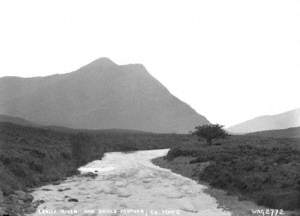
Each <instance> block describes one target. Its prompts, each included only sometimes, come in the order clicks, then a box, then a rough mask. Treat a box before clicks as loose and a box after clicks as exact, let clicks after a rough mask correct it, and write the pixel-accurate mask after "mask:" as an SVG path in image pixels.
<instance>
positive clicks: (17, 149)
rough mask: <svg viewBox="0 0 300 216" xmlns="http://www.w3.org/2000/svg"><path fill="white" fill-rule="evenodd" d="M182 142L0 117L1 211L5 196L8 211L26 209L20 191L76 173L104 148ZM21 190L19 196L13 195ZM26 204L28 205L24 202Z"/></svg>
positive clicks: (171, 137) (154, 146) (169, 136)
mask: <svg viewBox="0 0 300 216" xmlns="http://www.w3.org/2000/svg"><path fill="white" fill-rule="evenodd" d="M185 142H189V139H188V137H187V136H186V135H175V134H160V135H156V134H152V133H144V132H138V131H125V130H103V131H88V130H73V129H67V128H56V127H51V128H40V127H34V126H24V125H23V126H22V125H17V124H13V123H7V122H0V215H1V211H3V209H1V208H2V207H1V206H3V205H4V204H3V203H5V202H7V203H6V207H7V206H9V207H11V208H12V209H9V212H10V215H13V214H15V215H16V214H17V213H18V214H19V213H20V212H21V213H24V212H26V211H23V210H22V209H24V208H23V207H22V206H21V207H18V208H16V206H18V205H19V203H21V204H22V205H23V204H24V203H23V201H24V200H23V198H24V196H25V195H24V193H22V191H25V192H26V191H28V190H29V189H30V188H32V187H36V186H40V185H44V184H49V183H56V182H57V181H60V180H62V179H64V178H66V177H67V176H71V175H74V174H77V168H78V167H80V166H82V165H84V164H86V163H88V162H90V161H93V160H95V159H101V158H102V156H103V155H104V153H105V152H111V151H123V152H126V151H134V150H147V149H157V148H169V147H170V146H179V145H182V144H183V143H185ZM16 191H17V193H16ZM20 194H21V195H22V196H23V197H22V199H18V198H17V197H16V196H17V195H20ZM3 196H4V198H3ZM27 198H28V194H27ZM26 200H29V201H32V198H30V197H29V198H28V199H26ZM25 204H26V203H25ZM25 206H27V207H28V208H31V209H32V206H30V205H29V204H28V205H27V204H26V205H25ZM27 212H28V211H27Z"/></svg>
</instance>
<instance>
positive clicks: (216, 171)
mask: <svg viewBox="0 0 300 216" xmlns="http://www.w3.org/2000/svg"><path fill="white" fill-rule="evenodd" d="M243 140H244V141H246V142H241V141H243ZM299 146H300V145H299V140H295V139H262V138H255V137H243V136H241V137H232V138H229V139H227V140H224V141H220V142H219V143H218V145H212V146H207V145H205V144H201V143H200V144H199V147H198V148H197V149H193V150H191V149H189V148H186V147H185V146H182V147H180V148H172V149H171V150H170V151H169V152H168V154H167V156H165V157H164V158H159V159H156V160H154V161H153V162H154V163H155V164H156V165H158V166H161V167H163V168H168V169H171V170H172V171H173V172H176V173H179V174H181V175H183V176H186V177H188V178H191V179H194V180H196V181H199V182H201V184H203V183H205V182H206V184H209V185H210V186H211V187H209V188H210V189H209V190H208V192H209V194H211V195H213V196H216V198H217V199H218V200H219V201H220V203H222V204H220V205H223V204H225V206H228V207H229V208H233V209H234V206H236V205H237V204H234V205H232V204H231V202H232V198H230V197H227V194H230V195H234V196H233V197H236V198H235V199H236V200H238V201H240V200H243V201H245V200H249V201H253V202H255V203H256V204H257V205H260V206H266V207H264V208H263V209H267V208H269V209H278V210H280V209H283V210H284V211H285V212H286V213H288V214H289V215H299V207H300V191H299V180H300V172H299V170H300V154H299ZM203 166H205V168H203ZM212 188H217V189H222V190H224V191H226V192H225V195H226V196H225V197H224V199H223V198H220V197H219V195H220V193H218V192H217V193H215V192H212V191H214V190H215V189H212ZM221 194H222V193H221ZM223 195H224V193H223ZM224 200H225V201H224ZM224 202H225V203H224ZM230 206H233V207H230ZM246 207H247V206H246ZM247 208H248V209H255V208H259V207H251V208H250V207H249V206H248V207H247Z"/></svg>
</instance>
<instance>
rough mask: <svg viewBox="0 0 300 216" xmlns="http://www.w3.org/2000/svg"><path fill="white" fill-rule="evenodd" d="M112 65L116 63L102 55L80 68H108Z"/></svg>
mask: <svg viewBox="0 0 300 216" xmlns="http://www.w3.org/2000/svg"><path fill="white" fill-rule="evenodd" d="M114 66H117V64H116V63H115V62H113V61H112V60H110V59H109V58H106V57H102V58H98V59H96V60H94V61H92V62H91V63H89V64H87V65H85V66H83V67H82V68H85V69H97V68H109V67H114Z"/></svg>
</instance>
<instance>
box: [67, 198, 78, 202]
mask: <svg viewBox="0 0 300 216" xmlns="http://www.w3.org/2000/svg"><path fill="white" fill-rule="evenodd" d="M68 201H69V202H78V199H75V198H71V199H68Z"/></svg>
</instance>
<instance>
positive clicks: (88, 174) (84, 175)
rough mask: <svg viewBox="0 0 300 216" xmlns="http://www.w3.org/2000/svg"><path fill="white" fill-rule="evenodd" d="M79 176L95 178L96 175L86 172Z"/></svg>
mask: <svg viewBox="0 0 300 216" xmlns="http://www.w3.org/2000/svg"><path fill="white" fill-rule="evenodd" d="M80 176H81V177H89V178H96V177H97V176H98V175H97V174H96V173H92V172H88V173H83V174H81V175H80Z"/></svg>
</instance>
